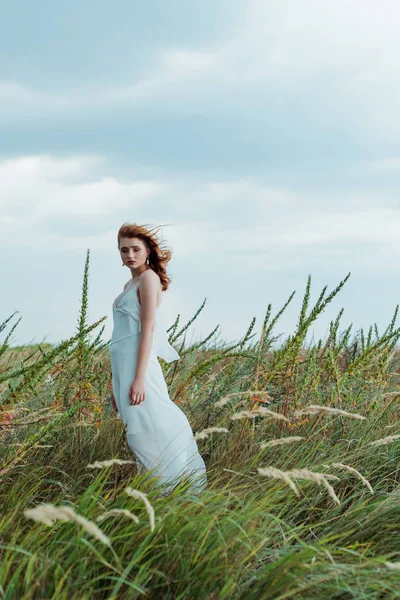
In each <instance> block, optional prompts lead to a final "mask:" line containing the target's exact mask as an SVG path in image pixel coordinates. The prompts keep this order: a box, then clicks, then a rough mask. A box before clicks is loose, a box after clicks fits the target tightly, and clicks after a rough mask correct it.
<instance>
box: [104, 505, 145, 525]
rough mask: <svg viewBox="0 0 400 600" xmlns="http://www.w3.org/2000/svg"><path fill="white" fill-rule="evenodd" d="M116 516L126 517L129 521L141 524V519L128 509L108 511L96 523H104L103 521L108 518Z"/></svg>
mask: <svg viewBox="0 0 400 600" xmlns="http://www.w3.org/2000/svg"><path fill="white" fill-rule="evenodd" d="M114 515H124V516H125V517H128V519H132V521H135V522H136V523H139V518H138V517H137V516H136V515H134V514H133V513H131V511H130V510H128V509H127V508H112V509H111V510H108V511H107V512H105V513H103V514H102V515H99V516H98V517H97V519H96V521H102V520H103V519H107V517H112V516H114Z"/></svg>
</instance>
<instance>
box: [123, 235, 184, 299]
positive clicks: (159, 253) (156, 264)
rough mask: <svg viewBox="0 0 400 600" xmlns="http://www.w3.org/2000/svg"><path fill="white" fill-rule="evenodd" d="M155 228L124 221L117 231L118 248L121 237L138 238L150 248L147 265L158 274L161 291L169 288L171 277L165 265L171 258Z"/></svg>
mask: <svg viewBox="0 0 400 600" xmlns="http://www.w3.org/2000/svg"><path fill="white" fill-rule="evenodd" d="M154 231H155V229H148V228H146V227H144V226H141V225H137V224H136V223H124V224H123V225H121V227H120V228H119V231H118V249H119V244H120V240H121V238H123V237H127V238H134V237H135V238H139V239H140V240H142V242H143V243H144V245H145V246H146V248H147V249H148V250H150V254H149V256H148V258H149V267H150V268H152V269H153V271H155V272H156V273H157V275H158V276H159V278H160V280H161V284H162V289H163V291H166V290H167V289H168V288H169V284H170V283H171V278H170V277H169V276H168V275H167V269H166V265H167V263H168V262H169V261H170V260H171V257H172V252H171V250H169V249H168V248H166V247H165V245H164V244H163V243H162V242H161V241H160V240H159V239H158V238H157V237H156V235H155V233H154Z"/></svg>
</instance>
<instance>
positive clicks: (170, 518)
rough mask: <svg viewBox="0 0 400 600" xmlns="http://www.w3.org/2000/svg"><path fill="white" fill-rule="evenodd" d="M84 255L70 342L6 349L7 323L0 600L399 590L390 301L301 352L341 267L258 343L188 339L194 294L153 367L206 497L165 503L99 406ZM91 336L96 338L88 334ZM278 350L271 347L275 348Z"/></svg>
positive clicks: (106, 396)
mask: <svg viewBox="0 0 400 600" xmlns="http://www.w3.org/2000/svg"><path fill="white" fill-rule="evenodd" d="M88 273H89V253H88V254H87V258H86V262H85V267H84V274H83V283H82V292H81V294H82V296H81V306H80V312H79V315H78V323H77V328H76V329H77V330H76V333H75V334H74V335H73V336H71V337H70V338H69V339H67V340H63V341H62V342H61V343H59V344H58V345H56V346H52V345H49V344H37V345H33V346H23V347H11V346H10V345H9V340H10V338H11V335H12V333H13V331H14V330H15V328H16V327H17V326H18V322H19V320H17V321H16V322H13V321H12V319H13V318H14V316H15V314H12V315H11V316H8V317H6V318H5V320H4V321H3V323H1V325H0V333H2V335H3V337H4V339H3V341H2V345H1V346H0V440H1V448H0V563H1V564H0V599H5V600H11V599H14V598H17V599H18V600H21V599H31V598H32V599H36V598H46V599H47V598H57V599H63V600H64V599H65V600H71V599H74V600H75V599H85V600H89V599H91V600H92V599H100V598H107V599H117V598H124V599H126V598H149V599H152V600H153V599H157V600H158V599H168V600H169V599H174V600H178V599H179V600H186V599H191V600H197V599H199V600H217V599H229V600H233V599H241V598H244V599H246V600H256V599H263V600H264V599H265V600H267V599H276V600H283V599H288V598H295V599H296V600H303V599H309V598H313V599H340V600H350V599H354V598H357V599H358V598H363V599H390V598H399V597H400V592H399V589H400V544H399V538H400V486H399V481H400V461H399V459H400V426H399V425H400V419H399V403H398V399H399V395H400V387H399V376H400V368H399V356H400V352H399V349H398V347H397V346H396V342H397V340H398V338H399V337H400V328H398V327H396V319H397V313H398V305H397V306H396V307H395V310H394V315H393V318H392V320H391V322H390V323H389V324H388V326H387V328H386V330H385V331H383V332H379V331H378V327H377V326H376V324H374V325H371V326H370V328H369V329H368V331H364V330H363V329H360V330H359V331H357V332H356V333H354V334H352V325H350V326H349V327H347V328H346V329H344V330H343V331H342V330H341V328H340V326H341V319H342V316H343V309H341V310H340V312H339V314H338V315H337V317H336V318H335V319H334V320H333V321H331V323H330V327H329V335H328V336H327V339H326V340H319V341H318V342H316V343H313V345H311V346H308V347H305V338H306V335H307V331H308V330H309V328H310V326H311V325H312V323H313V322H314V321H315V320H316V319H317V318H318V316H319V315H320V314H321V313H322V312H323V311H324V310H325V309H326V307H327V306H328V304H329V303H330V302H331V301H332V299H333V298H335V297H336V296H337V295H338V294H340V290H341V289H342V287H343V286H344V285H345V284H346V281H347V280H348V278H349V277H350V273H349V274H348V275H347V276H346V277H345V278H344V279H343V280H342V281H341V282H340V283H339V284H338V285H337V287H336V288H335V289H334V290H333V291H331V292H329V293H327V287H324V288H323V290H322V291H321V293H320V295H319V297H318V300H317V302H316V303H315V304H314V305H313V306H310V295H311V276H308V279H307V282H306V285H305V291H304V295H303V298H302V300H301V305H300V306H299V317H298V321H297V323H296V327H295V331H294V332H293V334H292V335H290V336H288V338H287V339H285V340H280V339H279V338H280V336H279V335H278V334H275V331H276V329H277V327H278V325H279V323H278V322H279V318H280V316H281V315H282V313H283V312H284V311H285V309H286V308H287V306H288V305H289V303H290V302H293V299H294V298H295V292H293V293H292V294H291V295H290V297H289V298H288V299H287V301H285V303H284V305H283V306H282V308H280V309H279V310H278V311H277V312H276V313H275V314H273V311H272V307H271V305H268V306H267V309H266V312H265V318H264V321H263V323H262V326H261V327H260V329H261V334H257V335H256V334H255V333H254V329H255V323H256V320H255V319H253V320H252V321H251V323H250V324H249V327H248V329H247V331H246V332H245V333H244V335H243V337H242V338H241V339H240V340H239V341H237V342H235V343H229V344H227V343H223V342H220V341H217V334H218V329H219V328H218V327H217V328H216V329H214V330H213V331H211V332H210V334H209V335H208V336H206V338H205V339H203V340H202V341H200V342H197V343H195V344H192V345H190V346H187V345H186V343H185V342H186V337H187V333H188V332H189V331H190V327H191V325H192V324H193V322H194V321H195V319H196V318H197V317H198V315H199V314H200V313H201V311H202V310H203V309H204V306H205V301H204V302H203V303H202V304H201V306H200V307H199V309H198V310H197V311H196V313H195V314H194V316H193V317H192V318H191V319H190V320H189V321H188V322H187V323H184V324H181V323H180V316H179V315H178V316H177V318H176V320H175V322H174V323H173V324H172V325H171V326H170V327H169V329H168V334H169V340H170V342H171V343H172V344H173V345H174V347H175V348H176V350H177V351H178V352H179V354H180V355H181V360H179V361H176V362H173V363H170V364H167V363H165V362H164V361H163V360H162V359H160V364H161V365H162V368H163V371H164V375H165V379H166V382H167V385H168V388H169V391H170V397H171V399H173V401H174V402H176V403H178V404H179V406H180V408H181V409H182V410H183V411H184V412H185V414H186V415H187V417H188V419H189V421H190V423H191V426H192V428H193V431H194V433H195V436H196V439H197V443H198V447H199V451H200V453H201V455H202V456H203V458H204V460H205V462H206V465H207V474H208V487H207V489H206V490H205V491H204V492H203V493H202V494H201V495H196V494H194V493H192V492H191V490H190V485H189V483H188V482H187V481H186V480H185V479H183V480H182V482H181V483H180V484H179V485H178V486H177V487H176V488H175V489H174V491H173V493H172V494H171V495H169V496H166V497H161V496H160V495H159V494H157V490H156V488H155V486H154V484H153V482H152V481H151V480H148V479H145V478H144V477H143V475H140V474H139V473H136V467H135V464H134V463H133V462H132V459H133V456H132V453H131V452H130V450H129V447H128V446H127V443H126V440H125V433H124V430H123V425H122V422H121V420H120V418H119V416H118V415H117V414H116V413H115V412H114V411H113V409H112V407H111V402H110V395H111V368H110V357H109V351H108V341H104V340H103V331H104V324H103V321H104V320H105V319H106V317H103V318H101V319H99V320H98V321H96V322H95V323H92V324H88V323H87V309H88ZM93 334H95V337H93ZM278 342H279V343H278Z"/></svg>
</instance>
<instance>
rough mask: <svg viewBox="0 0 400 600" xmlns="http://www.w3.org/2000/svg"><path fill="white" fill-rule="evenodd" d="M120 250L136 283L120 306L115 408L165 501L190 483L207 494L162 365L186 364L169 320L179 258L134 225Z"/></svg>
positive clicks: (121, 237)
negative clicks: (169, 293)
mask: <svg viewBox="0 0 400 600" xmlns="http://www.w3.org/2000/svg"><path fill="white" fill-rule="evenodd" d="M118 249H119V253H120V257H121V260H122V265H123V266H126V267H127V268H128V269H129V271H130V275H131V276H130V278H129V280H128V281H127V282H126V284H125V286H124V289H123V291H122V292H121V294H119V295H118V296H117V298H116V299H115V301H114V302H113V332H112V336H111V341H110V345H109V351H110V357H111V370H112V395H111V401H112V404H113V407H114V409H115V410H116V411H117V412H118V414H119V416H120V417H121V419H122V421H123V423H124V427H125V432H126V436H127V442H128V445H129V447H130V449H131V450H132V452H133V453H134V455H135V460H136V464H137V467H138V470H139V471H140V472H142V473H148V474H149V475H150V476H151V477H155V481H156V484H157V486H160V487H161V488H162V490H163V492H162V493H165V494H168V493H170V491H171V490H172V489H173V488H174V486H175V485H176V484H177V483H178V482H179V480H180V479H181V478H182V477H190V481H191V486H192V487H193V490H194V491H195V493H198V492H201V491H202V490H203V489H204V488H205V487H206V486H207V475H206V467H205V464H204V461H203V459H202V457H201V456H200V454H199V452H198V448H197V443H196V440H195V439H194V437H193V431H192V429H191V426H190V423H189V421H188V419H187V417H186V415H185V414H184V412H183V411H182V410H181V409H180V408H179V407H178V406H177V405H176V404H175V403H174V402H173V401H172V400H171V398H170V397H169V393H168V388H167V385H166V382H165V379H164V375H163V372H162V369H161V365H160V363H159V361H158V357H161V358H163V359H164V360H165V361H166V362H168V363H170V362H172V361H174V360H179V358H180V356H179V354H178V353H177V352H176V350H175V349H174V348H173V347H172V346H171V344H170V343H169V341H168V335H167V332H166V330H165V327H164V323H163V317H162V302H163V295H164V292H165V291H166V290H167V289H168V287H169V284H170V281H171V280H170V278H169V277H168V275H167V272H166V265H167V263H168V262H169V260H170V259H171V251H170V250H167V249H165V248H162V247H161V243H160V242H159V240H158V239H157V237H156V235H155V234H154V233H153V232H151V231H150V230H148V229H146V228H145V227H141V226H139V225H136V224H134V223H133V224H129V223H125V224H124V225H122V227H121V228H120V230H119V231H118Z"/></svg>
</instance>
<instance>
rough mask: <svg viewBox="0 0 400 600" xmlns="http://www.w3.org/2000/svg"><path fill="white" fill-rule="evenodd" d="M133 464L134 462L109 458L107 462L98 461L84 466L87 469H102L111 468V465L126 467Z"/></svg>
mask: <svg viewBox="0 0 400 600" xmlns="http://www.w3.org/2000/svg"><path fill="white" fill-rule="evenodd" d="M128 463H129V464H135V461H134V460H123V459H122V458H110V459H109V460H103V461H98V460H96V461H95V462H94V463H92V464H90V465H86V466H87V467H88V468H89V469H102V468H103V467H111V465H126V464H128Z"/></svg>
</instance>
